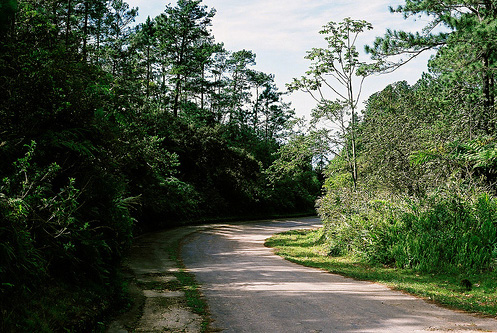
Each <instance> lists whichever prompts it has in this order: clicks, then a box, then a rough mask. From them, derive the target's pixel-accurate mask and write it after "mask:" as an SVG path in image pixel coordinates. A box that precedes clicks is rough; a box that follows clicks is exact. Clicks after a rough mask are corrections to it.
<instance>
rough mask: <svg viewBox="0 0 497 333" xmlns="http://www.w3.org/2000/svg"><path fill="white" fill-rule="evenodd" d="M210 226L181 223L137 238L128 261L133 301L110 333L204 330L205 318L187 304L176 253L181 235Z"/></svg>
mask: <svg viewBox="0 0 497 333" xmlns="http://www.w3.org/2000/svg"><path fill="white" fill-rule="evenodd" d="M207 228H208V226H187V227H180V228H177V229H172V230H167V231H162V232H156V233H150V234H145V235H143V236H140V237H139V238H137V239H136V241H135V244H134V245H133V247H132V249H131V251H130V255H129V257H128V258H127V260H126V262H125V270H126V271H127V272H129V274H130V281H131V282H130V285H129V292H130V296H131V298H132V299H133V305H132V307H131V308H130V309H129V311H127V312H126V313H124V314H122V315H120V316H119V317H118V318H116V319H115V320H114V321H113V322H112V323H111V324H110V326H109V328H108V330H107V332H108V333H125V332H189V333H197V332H201V331H202V323H203V321H204V318H203V317H202V316H200V315H198V314H196V313H194V311H193V310H192V309H191V308H190V307H189V306H188V305H187V299H186V296H185V293H184V292H183V291H182V290H181V288H180V282H179V281H178V279H177V276H176V275H177V273H178V272H179V270H180V268H179V265H178V261H177V260H176V258H174V254H175V251H176V249H177V247H178V244H179V242H180V241H181V239H183V238H184V237H186V236H187V235H189V234H191V233H194V232H196V231H199V230H204V229H207Z"/></svg>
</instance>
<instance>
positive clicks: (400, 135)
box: [0, 0, 497, 331]
mask: <svg viewBox="0 0 497 333" xmlns="http://www.w3.org/2000/svg"><path fill="white" fill-rule="evenodd" d="M391 11H392V12H394V13H397V15H404V17H406V18H408V17H417V16H419V15H424V16H425V17H427V18H429V20H426V22H427V24H426V27H425V28H424V29H423V30H422V31H421V32H418V33H412V32H405V31H398V30H393V29H392V30H388V31H387V32H386V34H385V35H384V36H381V37H377V39H376V40H375V41H373V42H372V44H371V45H369V46H367V47H366V51H367V52H368V53H369V56H370V59H371V61H369V62H363V61H362V60H360V57H359V50H357V47H356V46H355V45H354V43H351V41H355V38H356V37H357V35H359V34H361V33H362V32H364V31H366V30H369V29H371V28H372V27H371V25H370V24H369V23H368V22H366V21H360V20H353V19H345V20H344V21H342V22H339V23H335V22H329V23H328V24H326V25H324V26H323V30H322V31H321V34H322V35H323V36H324V38H325V40H326V41H327V43H328V47H327V48H316V49H313V50H310V51H308V53H307V56H306V58H307V59H308V60H309V61H310V63H311V65H310V68H309V71H308V72H307V73H306V74H305V75H304V76H302V77H301V78H296V79H294V81H293V82H291V83H289V84H288V86H287V88H288V90H289V91H290V92H291V91H296V90H303V91H305V92H307V93H309V94H311V95H312V96H313V97H314V98H315V99H316V105H317V106H316V108H315V109H314V111H313V115H312V120H311V121H310V122H309V124H306V125H305V126H302V125H301V120H299V119H298V118H297V117H296V116H295V110H293V109H292V107H291V105H290V104H289V103H287V102H285V92H282V91H280V90H279V89H278V87H277V86H276V84H275V82H274V75H273V74H271V73H264V72H260V71H257V70H255V69H254V66H255V64H256V55H255V54H254V53H253V52H252V51H250V50H226V49H225V47H224V45H223V43H222V42H219V41H216V40H215V38H214V36H213V35H212V32H211V30H210V27H211V25H212V18H213V17H214V15H215V13H216V12H215V9H211V8H208V7H207V6H205V5H203V4H202V1H201V0H178V1H177V3H176V4H175V5H167V6H166V9H165V10H164V12H163V13H162V14H160V15H158V16H157V17H154V18H150V17H149V18H148V19H147V20H146V21H145V22H144V23H142V24H137V25H135V24H133V22H134V20H135V18H136V16H137V14H138V10H137V9H136V8H130V7H129V5H128V4H127V3H126V2H124V1H122V0H67V1H55V0H42V1H31V0H2V1H1V2H0V87H1V89H0V91H1V93H0V118H1V122H0V219H1V220H0V221H1V223H0V258H1V260H0V279H1V285H0V311H1V314H2V315H1V318H2V321H1V322H0V330H1V331H52V330H60V329H61V328H62V327H64V328H65V329H69V330H72V331H85V330H89V329H90V327H91V325H94V324H95V323H94V322H92V321H91V320H88V318H95V317H98V315H97V313H100V312H102V311H103V309H106V308H108V307H112V304H115V303H119V302H121V303H122V299H123V297H125V296H123V283H122V274H121V272H120V263H121V261H122V259H123V257H124V256H125V255H126V251H127V250H128V249H129V247H130V245H131V244H132V241H133V237H136V236H137V235H140V234H141V233H144V232H148V231H154V230H160V229H164V228H171V227H175V226H180V225H185V224H194V223H202V222H206V221H213V220H229V219H248V218H251V219H252V218H267V217H271V216H281V215H289V214H309V213H310V214H312V213H313V212H315V209H316V208H317V212H318V214H319V216H320V217H321V218H322V220H323V224H324V228H323V230H324V232H323V239H324V241H325V242H326V243H327V246H328V249H329V255H343V254H349V255H353V256H357V257H360V258H363V259H364V260H365V261H368V262H372V263H380V264H383V265H391V266H395V267H399V268H413V269H418V270H420V271H429V272H431V271H433V270H444V271H448V272H450V271H454V270H468V271H475V272H478V271H483V270H492V269H494V268H495V264H496V262H497V237H496V236H497V198H496V181H497V140H496V129H497V128H496V126H497V114H496V109H495V95H496V92H497V90H496V86H495V78H494V73H495V70H496V64H497V46H496V45H497V29H496V27H497V1H494V0H485V1H432V0H406V1H405V4H404V5H401V6H398V7H396V8H391ZM323 24H325V22H323ZM426 50H435V51H436V53H435V55H434V56H433V57H432V58H431V60H430V62H429V64H428V68H429V71H428V73H424V74H423V76H422V78H421V79H420V80H419V81H418V82H417V83H416V84H413V85H409V84H407V83H406V82H397V83H395V84H392V85H389V86H388V87H386V88H385V89H383V90H382V91H379V92H377V93H375V94H373V95H372V96H370V97H369V98H368V99H367V102H366V103H365V108H364V109H361V107H360V104H359V100H360V96H359V94H358V90H357V89H355V87H356V85H357V84H359V85H362V84H363V82H365V83H366V84H367V79H368V76H370V75H373V74H375V73H387V72H389V71H393V70H395V69H397V68H399V67H401V66H402V65H403V64H404V63H406V62H408V61H409V60H410V59H411V58H412V57H415V56H417V55H418V54H420V53H422V52H424V51H426ZM325 89H328V91H325ZM323 123H331V124H333V126H331V127H326V126H323ZM304 127H305V128H304ZM49 295H50V296H51V297H48V296H49ZM47 299H49V302H48V301H47ZM81 302H87V306H86V303H85V306H86V308H88V309H89V310H88V311H87V312H78V313H71V312H70V311H66V313H65V314H64V316H62V315H61V314H60V313H62V312H64V311H65V310H64V309H70V308H71V306H72V305H73V304H75V303H81ZM61 309H62V310H61ZM85 325H90V326H85ZM90 330H91V329H90Z"/></svg>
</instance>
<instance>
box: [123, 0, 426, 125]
mask: <svg viewBox="0 0 497 333" xmlns="http://www.w3.org/2000/svg"><path fill="white" fill-rule="evenodd" d="M127 2H128V4H129V5H130V7H138V18H137V20H136V22H137V23H141V22H144V21H145V19H146V18H147V16H150V17H151V18H153V17H155V16H157V15H159V14H160V13H161V12H163V11H164V9H165V6H166V5H167V4H169V3H171V4H172V5H173V6H174V5H175V4H176V1H168V0H128V1H127ZM202 3H203V4H204V5H206V6H208V7H209V8H215V9H216V15H215V17H214V18H213V21H212V27H211V29H212V33H213V35H214V37H215V39H216V41H217V42H223V43H224V45H225V48H226V49H227V50H229V51H239V50H242V49H246V50H251V51H253V52H254V53H255V54H256V56H257V57H256V61H257V65H256V66H255V67H254V69H256V70H259V71H262V72H265V73H268V74H274V75H275V82H276V84H277V86H278V88H279V89H280V91H285V90H286V89H285V84H286V83H289V82H291V81H292V79H293V78H299V77H301V76H302V75H303V74H304V73H305V71H306V70H307V69H308V68H309V65H310V61H309V60H306V59H304V57H305V55H306V51H308V50H311V49H312V48H313V47H325V46H326V44H325V42H324V40H323V36H322V35H320V34H319V31H320V30H321V28H322V26H323V25H325V24H326V23H327V22H329V21H334V22H339V21H342V20H343V19H344V18H346V17H350V18H352V19H358V20H366V21H368V22H370V23H371V24H372V25H373V27H374V29H373V30H371V31H368V32H364V33H362V34H361V37H360V39H359V40H358V50H359V52H360V53H361V57H362V58H363V59H364V60H369V57H368V56H367V55H366V54H365V52H364V45H367V44H369V45H371V44H372V43H373V41H374V39H375V37H377V36H382V35H383V34H384V33H385V31H386V29H387V28H391V29H398V30H405V31H418V30H420V29H421V28H422V27H423V26H424V25H425V24H426V23H427V22H426V21H424V19H423V18H417V19H412V18H410V19H408V20H405V19H404V18H403V16H402V14H398V13H390V11H389V9H388V7H389V6H393V7H396V6H398V5H400V4H403V3H404V1H399V0H250V1H247V0H245V1H241V0H203V2H202ZM429 56H430V54H423V55H421V56H420V57H419V58H417V59H415V60H413V61H411V62H409V63H408V64H407V65H405V66H403V67H401V68H400V69H398V70H397V71H395V72H393V73H391V74H382V75H376V76H371V77H368V78H366V80H365V81H364V86H363V93H362V98H361V100H365V99H367V97H369V96H370V95H371V94H373V93H375V92H377V91H381V90H382V89H383V88H384V87H385V86H387V85H388V84H391V83H393V82H397V81H401V80H405V81H407V82H408V83H409V84H414V83H415V82H416V81H417V80H418V79H419V78H420V77H421V74H422V73H423V72H425V71H426V70H427V68H426V64H427V62H428V59H429ZM327 97H329V98H330V99H334V97H333V96H331V95H330V96H327ZM284 100H285V101H286V102H291V103H292V107H293V108H295V110H296V114H297V115H298V116H300V117H302V116H304V117H305V118H306V119H309V118H310V113H311V110H312V109H313V108H314V107H315V104H316V103H315V102H314V100H313V99H312V98H311V97H309V96H308V95H306V94H305V93H301V92H297V93H292V94H291V95H288V96H285V97H284Z"/></svg>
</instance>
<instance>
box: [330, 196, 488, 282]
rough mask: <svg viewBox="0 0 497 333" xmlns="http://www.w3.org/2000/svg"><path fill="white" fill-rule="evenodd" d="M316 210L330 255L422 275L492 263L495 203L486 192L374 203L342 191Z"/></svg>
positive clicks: (472, 269) (476, 269)
mask: <svg viewBox="0 0 497 333" xmlns="http://www.w3.org/2000/svg"><path fill="white" fill-rule="evenodd" d="M345 207H347V208H345ZM320 212H321V214H322V216H323V217H324V222H325V230H326V232H325V237H326V239H327V242H328V246H329V254H330V255H339V254H351V255H355V256H358V257H361V258H363V259H366V260H368V261H370V262H373V263H380V264H385V265H393V266H396V267H399V268H414V269H418V270H420V271H426V272H436V271H441V270H443V271H446V272H461V271H472V272H478V271H480V270H485V269H488V268H490V267H492V265H493V264H494V262H495V260H497V251H496V250H497V200H496V199H495V198H492V197H491V196H489V195H488V194H479V195H475V196H474V197H471V198H470V197H461V196H460V195H457V194H453V193H452V194H451V193H447V192H445V193H441V192H438V193H431V194H429V195H428V196H426V197H425V198H423V199H418V200H414V199H412V198H411V199H409V198H396V199H394V198H389V199H386V200H379V199H377V198H376V199H372V198H366V197H365V196H364V194H359V193H357V192H356V193H354V192H343V193H340V194H337V193H335V194H334V196H331V195H327V196H326V197H324V198H322V199H321V200H320Z"/></svg>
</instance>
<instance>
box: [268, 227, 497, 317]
mask: <svg viewBox="0 0 497 333" xmlns="http://www.w3.org/2000/svg"><path fill="white" fill-rule="evenodd" d="M321 236H322V231H321V229H317V230H293V231H288V232H284V233H281V234H277V235H274V236H273V237H271V238H269V239H268V240H267V241H266V243H265V245H266V246H268V247H273V248H275V249H276V253H277V254H278V255H280V256H282V257H283V258H285V259H287V260H289V261H292V262H295V263H298V264H301V265H304V266H308V267H315V268H321V269H324V270H327V271H329V272H332V273H336V274H340V275H344V276H348V277H351V278H355V279H358V280H368V281H375V282H380V283H383V284H385V285H387V286H389V287H391V288H393V289H397V290H402V291H405V292H408V293H410V294H413V295H417V296H420V297H423V298H425V299H427V300H431V301H433V302H435V303H437V304H440V305H444V306H446V307H449V308H453V309H460V310H465V311H469V312H474V313H479V314H483V315H489V316H496V315H497V274H496V272H493V271H487V272H481V273H478V274H465V272H463V271H461V272H460V273H459V274H443V273H440V274H434V273H432V274H426V273H420V272H417V271H415V270H410V269H399V268H391V267H385V266H377V265H371V264H368V263H365V262H363V261H361V260H360V259H358V258H351V257H330V256H327V253H328V251H327V247H326V245H325V244H324V242H323V241H322V237H321ZM463 280H469V281H470V282H471V283H472V287H471V290H467V288H466V287H465V285H464V282H463Z"/></svg>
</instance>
